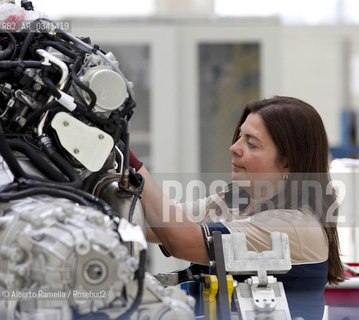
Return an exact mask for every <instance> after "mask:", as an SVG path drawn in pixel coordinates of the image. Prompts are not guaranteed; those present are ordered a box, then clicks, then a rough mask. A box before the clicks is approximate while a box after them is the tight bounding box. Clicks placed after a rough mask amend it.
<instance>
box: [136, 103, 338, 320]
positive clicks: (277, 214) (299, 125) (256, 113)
mask: <svg viewBox="0 0 359 320" xmlns="http://www.w3.org/2000/svg"><path fill="white" fill-rule="evenodd" d="M230 152H231V153H232V155H233V158H232V180H233V183H232V184H231V185H230V186H229V187H228V188H227V189H226V190H224V191H223V192H220V193H218V194H214V195H211V196H209V197H208V198H206V199H204V200H199V201H197V202H195V203H193V205H190V206H189V205H182V206H181V205H178V204H175V203H173V202H172V201H171V200H170V199H169V198H168V197H167V196H166V195H164V194H163V192H162V191H161V189H160V188H159V187H158V186H157V185H156V183H155V182H154V180H153V178H151V176H150V174H149V173H148V172H147V171H146V169H145V168H144V167H143V166H142V163H141V162H140V161H139V160H138V159H137V158H136V157H135V156H134V155H133V154H132V153H131V156H130V165H132V166H133V167H134V168H135V169H136V170H137V171H138V172H139V173H140V174H142V175H143V177H144V178H145V187H144V192H143V198H142V205H143V207H144V212H145V216H146V220H147V223H148V225H149V226H150V227H151V229H149V232H148V234H147V238H148V241H150V242H157V243H161V244H162V245H163V246H165V248H166V249H167V250H168V251H169V252H170V253H171V254H172V255H173V256H174V257H176V258H179V259H185V260H188V261H191V262H194V263H199V264H204V265H205V264H208V262H209V257H208V243H207V237H208V236H209V235H211V234H212V232H213V231H217V230H219V231H221V232H222V233H223V234H226V233H227V234H228V233H233V232H244V233H245V234H246V238H247V246H248V250H254V251H257V252H261V251H264V250H270V248H271V244H270V237H269V235H270V233H271V232H273V231H279V232H284V233H287V234H288V237H289V243H290V252H291V260H292V269H291V270H290V271H289V272H288V273H287V274H285V275H276V277H277V279H278V281H282V282H283V285H284V289H285V292H286V296H287V301H288V305H289V309H290V312H291V316H292V317H293V318H295V317H303V318H304V319H305V320H307V319H313V320H320V319H322V315H323V310H324V304H325V302H324V296H323V292H324V288H325V285H326V283H327V282H329V283H338V282H340V281H343V279H344V277H343V267H342V264H341V261H340V256H339V242H338V235H337V229H336V223H335V222H332V218H333V217H332V216H335V215H336V214H337V209H335V210H334V214H333V213H332V212H330V211H329V208H330V207H331V208H332V207H333V205H334V206H335V195H334V192H333V191H331V192H329V194H327V189H328V188H327V187H328V186H329V184H330V177H329V173H328V141H327V135H326V131H325V128H324V125H323V122H322V120H321V118H320V116H319V114H318V113H317V111H316V110H315V109H314V108H313V107H312V106H310V105H309V104H307V103H305V102H303V101H301V100H298V99H295V98H290V97H279V96H277V97H273V98H271V99H265V100H261V101H254V102H250V103H248V104H247V105H246V106H245V108H244V111H243V113H242V116H241V118H240V120H239V122H238V125H237V127H236V129H235V132H234V136H233V141H232V146H231V147H230ZM263 182H265V183H263ZM258 185H259V187H258ZM263 185H264V186H266V187H263ZM313 186H314V187H315V188H313ZM318 186H319V188H318ZM307 187H308V188H307ZM293 190H294V191H293ZM313 190H314V191H313ZM331 190H332V189H331ZM233 199H237V200H238V199H241V201H235V200H233ZM244 200H246V201H244ZM246 203H247V204H246ZM329 215H330V217H329ZM198 217H201V219H200V221H199V222H198ZM329 218H331V219H329ZM194 220H196V222H194Z"/></svg>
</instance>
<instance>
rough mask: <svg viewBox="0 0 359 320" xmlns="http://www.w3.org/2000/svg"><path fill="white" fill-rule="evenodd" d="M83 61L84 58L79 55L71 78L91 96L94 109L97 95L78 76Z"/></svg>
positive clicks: (91, 105) (90, 106)
mask: <svg viewBox="0 0 359 320" xmlns="http://www.w3.org/2000/svg"><path fill="white" fill-rule="evenodd" d="M81 63H82V59H81V57H80V56H79V57H77V58H76V60H75V63H74V65H73V66H72V70H71V78H72V80H73V82H75V84H76V85H77V86H79V87H80V88H81V89H82V90H84V91H86V93H87V94H88V95H89V96H90V100H91V102H90V104H89V108H90V109H92V108H93V107H94V106H95V105H96V100H97V97H96V94H95V93H94V92H93V91H92V90H91V89H90V88H89V87H88V86H86V85H85V84H84V83H83V82H82V81H81V80H80V79H79V78H78V76H77V72H79V70H80V67H81Z"/></svg>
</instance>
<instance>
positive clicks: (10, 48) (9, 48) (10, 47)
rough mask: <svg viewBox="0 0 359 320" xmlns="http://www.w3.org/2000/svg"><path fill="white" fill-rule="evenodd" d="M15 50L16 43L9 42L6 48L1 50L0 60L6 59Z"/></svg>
mask: <svg viewBox="0 0 359 320" xmlns="http://www.w3.org/2000/svg"><path fill="white" fill-rule="evenodd" d="M13 50H14V44H13V43H12V42H10V43H9V45H8V46H7V48H6V49H4V50H1V51H0V60H4V59H6V58H7V57H8V56H9V55H10V54H11V53H12V52H13Z"/></svg>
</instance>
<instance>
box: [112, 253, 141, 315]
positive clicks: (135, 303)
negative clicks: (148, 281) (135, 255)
mask: <svg viewBox="0 0 359 320" xmlns="http://www.w3.org/2000/svg"><path fill="white" fill-rule="evenodd" d="M145 262H146V250H141V251H140V261H139V267H138V270H137V272H136V273H137V275H136V276H137V282H138V290H137V294H136V297H135V299H134V300H133V303H132V305H131V307H130V308H129V309H127V310H126V311H125V313H123V314H122V315H120V316H119V317H118V318H117V319H116V320H125V319H129V318H130V316H131V315H132V313H133V312H134V311H135V310H136V309H137V307H138V306H139V305H140V303H141V300H142V295H143V286H144V279H145Z"/></svg>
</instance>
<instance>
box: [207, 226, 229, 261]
mask: <svg viewBox="0 0 359 320" xmlns="http://www.w3.org/2000/svg"><path fill="white" fill-rule="evenodd" d="M200 226H201V230H202V235H203V240H204V244H205V245H206V249H207V253H208V255H209V243H208V237H211V236H212V235H213V232H214V231H219V232H221V233H222V234H229V233H230V231H229V229H228V228H227V227H226V226H225V225H224V224H223V223H222V222H210V223H204V224H201V225H200Z"/></svg>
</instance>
